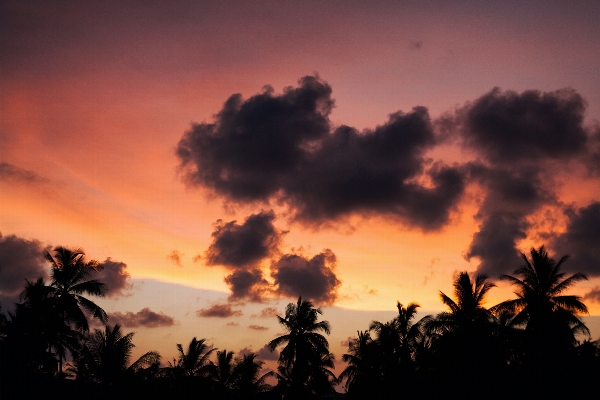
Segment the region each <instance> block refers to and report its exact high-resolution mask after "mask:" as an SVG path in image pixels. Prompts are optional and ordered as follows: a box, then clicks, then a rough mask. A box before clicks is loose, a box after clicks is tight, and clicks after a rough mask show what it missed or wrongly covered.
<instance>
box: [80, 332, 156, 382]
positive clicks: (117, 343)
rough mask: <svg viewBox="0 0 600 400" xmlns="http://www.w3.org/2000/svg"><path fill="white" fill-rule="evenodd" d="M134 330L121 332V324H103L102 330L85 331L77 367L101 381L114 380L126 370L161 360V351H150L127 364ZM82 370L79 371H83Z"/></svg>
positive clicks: (133, 371) (134, 370) (130, 370)
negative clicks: (111, 325)
mask: <svg viewBox="0 0 600 400" xmlns="http://www.w3.org/2000/svg"><path fill="white" fill-rule="evenodd" d="M133 335H134V332H130V333H127V334H124V333H123V332H122V330H121V325H119V324H116V325H115V326H114V327H110V326H109V325H106V326H105V328H104V330H100V329H95V330H94V333H93V334H90V335H88V338H87V340H86V343H85V345H84V347H83V349H82V353H81V355H80V357H81V358H80V359H79V360H78V363H77V367H78V370H80V371H81V370H82V369H83V368H82V367H83V366H85V369H86V370H88V371H87V372H89V374H90V375H92V376H94V377H95V378H96V379H97V380H99V381H100V382H105V383H113V382H116V381H117V380H118V379H120V378H122V377H123V376H124V374H125V373H126V372H132V373H135V372H138V371H140V370H141V369H143V368H144V367H148V366H150V365H153V364H157V363H158V362H160V358H161V357H160V354H158V353H157V352H156V351H149V352H147V353H145V354H143V355H142V356H141V357H140V358H138V359H137V360H136V361H135V362H133V363H132V364H131V365H129V362H130V360H131V350H132V349H133V348H134V347H135V345H134V344H133V341H132V340H133ZM82 372H83V371H81V372H80V373H82Z"/></svg>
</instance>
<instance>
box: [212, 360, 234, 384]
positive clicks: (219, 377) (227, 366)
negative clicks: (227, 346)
mask: <svg viewBox="0 0 600 400" xmlns="http://www.w3.org/2000/svg"><path fill="white" fill-rule="evenodd" d="M214 375H215V379H216V381H217V385H218V387H219V389H221V390H225V389H230V388H231V384H232V379H233V376H232V375H233V351H227V350H223V351H217V363H216V365H215V373H214Z"/></svg>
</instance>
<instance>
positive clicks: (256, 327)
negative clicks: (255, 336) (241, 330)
mask: <svg viewBox="0 0 600 400" xmlns="http://www.w3.org/2000/svg"><path fill="white" fill-rule="evenodd" d="M248 328H250V329H252V330H255V331H268V330H269V328H268V327H266V326H261V325H254V324H253V325H248Z"/></svg>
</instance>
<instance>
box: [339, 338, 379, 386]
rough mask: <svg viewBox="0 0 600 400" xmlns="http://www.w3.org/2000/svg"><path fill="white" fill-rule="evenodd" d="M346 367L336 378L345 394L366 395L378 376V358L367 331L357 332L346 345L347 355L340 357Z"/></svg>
mask: <svg viewBox="0 0 600 400" xmlns="http://www.w3.org/2000/svg"><path fill="white" fill-rule="evenodd" d="M342 360H343V361H344V362H346V363H348V366H347V367H346V368H345V369H344V370H343V371H342V373H341V374H340V376H339V377H338V379H339V381H340V382H343V381H344V380H345V381H346V382H345V383H344V388H345V389H346V391H347V392H350V393H358V394H366V393H367V392H368V391H371V388H372V386H373V385H375V384H376V382H377V380H378V378H379V374H378V372H377V371H378V368H376V364H378V363H379V361H380V357H379V354H378V353H376V348H375V343H374V342H373V339H372V338H371V334H370V333H369V331H364V332H362V331H358V332H357V337H356V338H355V339H354V340H351V341H350V342H349V343H348V353H346V354H343V355H342Z"/></svg>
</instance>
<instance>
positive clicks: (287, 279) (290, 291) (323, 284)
mask: <svg viewBox="0 0 600 400" xmlns="http://www.w3.org/2000/svg"><path fill="white" fill-rule="evenodd" d="M335 265H336V257H335V254H333V252H332V251H331V250H329V249H325V250H323V252H321V253H319V254H317V255H316V256H314V257H313V258H311V259H310V260H309V259H308V258H306V257H304V256H302V255H297V254H286V255H284V256H283V257H281V258H280V259H279V260H278V261H277V262H275V263H274V264H273V265H272V266H271V276H272V277H273V279H274V280H275V285H277V292H278V293H279V294H281V295H284V296H288V297H299V296H302V297H304V298H305V299H310V300H313V301H315V302H317V303H321V304H331V303H333V302H334V301H335V300H336V298H337V290H338V287H339V286H340V284H341V282H340V281H339V279H338V278H337V276H336V275H335V273H334V271H333V270H334V268H335Z"/></svg>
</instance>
